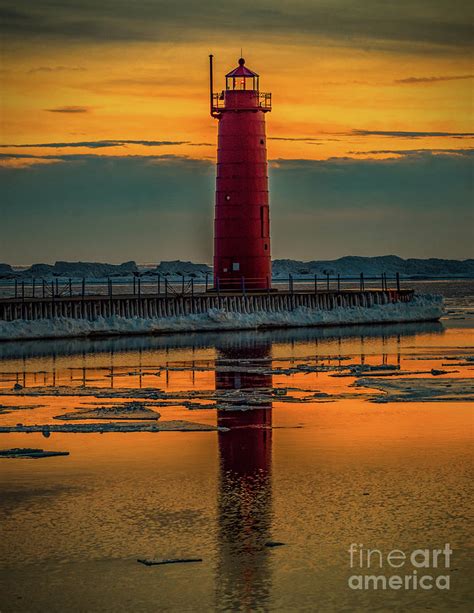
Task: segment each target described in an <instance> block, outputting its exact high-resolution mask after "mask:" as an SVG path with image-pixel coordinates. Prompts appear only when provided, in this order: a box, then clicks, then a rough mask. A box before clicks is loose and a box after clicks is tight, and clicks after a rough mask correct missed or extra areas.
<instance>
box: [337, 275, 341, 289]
mask: <svg viewBox="0 0 474 613" xmlns="http://www.w3.org/2000/svg"><path fill="white" fill-rule="evenodd" d="M337 291H338V292H339V293H340V291H341V275H340V274H339V273H337Z"/></svg>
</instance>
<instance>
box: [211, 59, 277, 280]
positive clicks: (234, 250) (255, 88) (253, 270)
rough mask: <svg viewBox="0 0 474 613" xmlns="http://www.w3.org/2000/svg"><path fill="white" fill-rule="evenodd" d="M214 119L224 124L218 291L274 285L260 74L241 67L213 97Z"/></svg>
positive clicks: (265, 99)
mask: <svg viewBox="0 0 474 613" xmlns="http://www.w3.org/2000/svg"><path fill="white" fill-rule="evenodd" d="M209 59H210V93H211V96H210V104H211V115H212V117H215V118H216V119H218V120H219V131H218V148H217V177H216V204H215V222H214V287H215V289H222V290H227V291H231V290H233V291H246V290H261V289H268V288H270V286H271V257H270V215H269V206H268V176H267V147H266V137H265V113H268V112H269V111H271V94H268V93H265V94H264V93H261V92H260V89H259V75H258V74H257V73H256V72H253V71H252V70H250V69H249V68H247V67H246V66H245V60H244V59H243V58H240V59H239V65H238V66H237V68H235V69H234V70H232V71H231V72H229V73H228V74H227V75H226V88H225V90H224V91H223V92H221V93H220V94H214V92H213V67H212V59H213V57H212V55H211V56H209Z"/></svg>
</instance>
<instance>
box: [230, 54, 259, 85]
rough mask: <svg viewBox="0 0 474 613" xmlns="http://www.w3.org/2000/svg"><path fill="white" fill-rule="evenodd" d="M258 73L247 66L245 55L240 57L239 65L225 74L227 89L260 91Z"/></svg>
mask: <svg viewBox="0 0 474 613" xmlns="http://www.w3.org/2000/svg"><path fill="white" fill-rule="evenodd" d="M258 78H259V76H258V74H257V73H256V72H253V70H250V69H249V68H247V67H246V66H245V60H244V58H243V57H241V58H240V59H239V65H238V66H237V68H234V70H231V71H230V72H229V73H227V74H226V76H225V88H226V90H240V89H246V90H251V91H256V92H258V90H259V85H258Z"/></svg>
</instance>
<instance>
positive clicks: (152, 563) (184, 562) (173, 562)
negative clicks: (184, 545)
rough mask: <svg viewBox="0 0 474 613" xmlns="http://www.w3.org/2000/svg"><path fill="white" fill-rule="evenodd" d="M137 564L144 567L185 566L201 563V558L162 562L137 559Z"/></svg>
mask: <svg viewBox="0 0 474 613" xmlns="http://www.w3.org/2000/svg"><path fill="white" fill-rule="evenodd" d="M137 562H140V564H144V565H145V566H161V565H163V564H187V563H188V562H202V558H169V559H163V560H152V559H149V558H138V560H137Z"/></svg>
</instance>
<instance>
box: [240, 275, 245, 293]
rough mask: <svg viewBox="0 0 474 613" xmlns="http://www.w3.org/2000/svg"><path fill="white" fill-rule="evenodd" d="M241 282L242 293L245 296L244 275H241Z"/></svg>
mask: <svg viewBox="0 0 474 613" xmlns="http://www.w3.org/2000/svg"><path fill="white" fill-rule="evenodd" d="M241 284H242V294H243V295H244V296H245V277H242V279H241Z"/></svg>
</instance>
